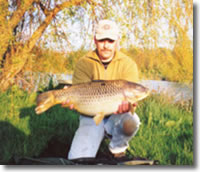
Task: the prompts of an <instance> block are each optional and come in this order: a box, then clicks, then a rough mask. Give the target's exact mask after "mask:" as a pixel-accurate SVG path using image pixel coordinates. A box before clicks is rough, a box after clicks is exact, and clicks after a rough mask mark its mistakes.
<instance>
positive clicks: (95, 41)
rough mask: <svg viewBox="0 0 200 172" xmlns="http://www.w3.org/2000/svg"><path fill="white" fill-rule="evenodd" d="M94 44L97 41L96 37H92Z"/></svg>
mask: <svg viewBox="0 0 200 172" xmlns="http://www.w3.org/2000/svg"><path fill="white" fill-rule="evenodd" d="M94 43H95V44H96V43H97V39H96V36H94Z"/></svg>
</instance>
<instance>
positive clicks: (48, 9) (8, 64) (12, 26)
mask: <svg viewBox="0 0 200 172" xmlns="http://www.w3.org/2000/svg"><path fill="white" fill-rule="evenodd" d="M11 2H15V6H12V8H13V9H14V8H17V9H16V10H14V11H13V12H12V13H11V10H9V5H10V4H8V2H6V3H5V1H3V0H1V1H0V6H1V9H0V10H1V12H2V14H3V15H2V16H1V18H0V23H1V24H0V30H1V33H0V38H1V40H2V43H1V45H0V46H1V47H0V49H1V52H0V57H1V59H0V60H1V62H2V63H1V64H2V69H1V76H0V85H1V90H6V89H7V88H8V87H9V86H10V85H11V84H12V83H13V82H14V78H15V76H16V75H17V74H18V73H20V71H21V70H22V69H23V67H24V65H25V64H26V61H27V59H28V55H29V52H30V51H31V50H32V49H33V47H34V46H35V44H36V42H37V41H38V39H39V38H40V37H41V36H42V34H43V32H44V31H45V29H46V28H47V26H48V25H49V24H50V23H51V21H52V20H53V19H54V17H55V16H56V14H57V13H58V12H60V11H61V10H63V9H64V8H71V7H73V6H78V5H80V4H81V3H83V2H85V1H82V0H72V1H66V2H63V3H60V4H59V3H58V4H56V5H54V6H53V8H52V5H51V4H50V3H51V2H54V3H56V1H50V0H49V1H42V0H41V1H39V0H23V1H20V0H16V1H11ZM87 3H91V4H92V5H94V3H93V1H92V0H88V1H87ZM10 6H11V5H10ZM32 8H39V10H40V11H42V12H43V13H44V15H45V19H44V20H43V21H42V22H41V24H40V25H39V27H38V28H37V29H36V30H35V32H34V33H33V34H32V35H31V37H30V38H29V39H28V40H27V41H26V42H24V43H22V42H19V41H18V40H17V34H16V30H17V26H19V25H20V22H22V25H23V24H25V23H23V22H25V21H23V18H24V14H25V12H27V11H29V10H30V9H32ZM13 9H12V10H13ZM10 13H11V14H10Z"/></svg>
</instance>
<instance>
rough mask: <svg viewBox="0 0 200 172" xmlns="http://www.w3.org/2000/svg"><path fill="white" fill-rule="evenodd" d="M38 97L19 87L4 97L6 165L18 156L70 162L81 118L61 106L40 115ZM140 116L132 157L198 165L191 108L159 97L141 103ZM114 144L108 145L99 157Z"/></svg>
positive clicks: (1, 126)
mask: <svg viewBox="0 0 200 172" xmlns="http://www.w3.org/2000/svg"><path fill="white" fill-rule="evenodd" d="M36 96H37V93H32V94H28V93H27V92H25V91H22V90H20V89H19V88H18V87H16V86H14V87H12V88H11V89H9V90H7V92H4V93H1V94H0V100H1V102H2V103H1V105H0V137H1V142H0V162H4V164H6V163H8V162H9V161H10V160H11V158H13V157H14V156H15V157H23V156H28V157H38V156H45V155H46V156H51V157H56V156H58V157H64V158H66V156H67V153H68V150H69V147H70V145H71V141H72V138H73V136H74V133H75V130H76V129H77V127H78V116H79V115H78V113H76V112H74V111H71V110H68V109H64V108H61V107H60V106H59V105H57V106H55V107H53V108H51V109H49V110H48V111H47V112H45V113H43V114H41V115H36V114H35V112H34V109H35V106H36V105H35V98H36ZM136 113H137V114H138V115H139V116H140V120H141V123H142V124H141V125H140V129H139V131H138V133H137V134H136V136H135V137H134V138H133V139H132V140H131V141H130V148H129V154H128V155H130V156H134V157H143V158H148V159H152V160H159V161H160V164H161V165H173V164H174V165H175V164H176V165H192V164H193V115H192V114H193V111H192V110H191V108H190V110H187V109H185V108H183V107H181V106H176V105H173V104H171V102H168V101H167V100H166V99H165V98H164V97H162V96H159V95H156V96H150V97H149V98H147V99H145V100H144V101H142V102H140V103H139V106H138V108H137V109H136ZM108 143H109V142H107V140H105V141H104V144H102V146H101V148H100V150H99V153H102V151H105V150H106V149H105V146H108ZM103 154H106V153H105V152H103Z"/></svg>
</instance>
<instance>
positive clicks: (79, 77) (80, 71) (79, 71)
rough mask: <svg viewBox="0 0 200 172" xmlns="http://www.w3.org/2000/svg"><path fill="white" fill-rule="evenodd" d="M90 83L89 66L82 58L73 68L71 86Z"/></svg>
mask: <svg viewBox="0 0 200 172" xmlns="http://www.w3.org/2000/svg"><path fill="white" fill-rule="evenodd" d="M90 81H92V74H91V69H90V65H89V64H88V63H87V62H86V61H85V60H84V59H83V58H82V59H80V60H79V61H78V62H77V64H76V66H75V69H74V74H73V78H72V84H79V83H84V82H90Z"/></svg>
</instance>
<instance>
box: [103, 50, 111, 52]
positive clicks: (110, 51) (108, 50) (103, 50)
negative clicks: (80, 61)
mask: <svg viewBox="0 0 200 172" xmlns="http://www.w3.org/2000/svg"><path fill="white" fill-rule="evenodd" d="M101 51H109V52H111V50H109V49H102V50H101Z"/></svg>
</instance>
